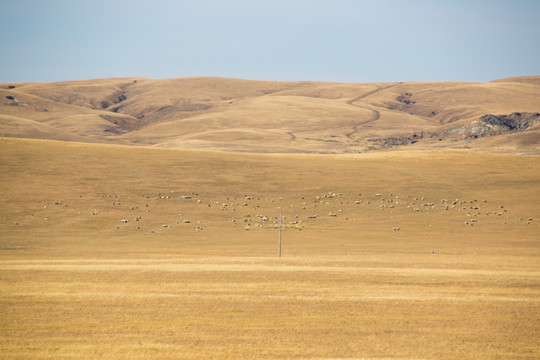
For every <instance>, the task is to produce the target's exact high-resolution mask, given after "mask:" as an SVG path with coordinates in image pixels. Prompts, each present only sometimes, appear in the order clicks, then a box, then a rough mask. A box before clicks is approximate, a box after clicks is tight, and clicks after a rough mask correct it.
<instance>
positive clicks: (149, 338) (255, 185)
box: [0, 138, 540, 359]
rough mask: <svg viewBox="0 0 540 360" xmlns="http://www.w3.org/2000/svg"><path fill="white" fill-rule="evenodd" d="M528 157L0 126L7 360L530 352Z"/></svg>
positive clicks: (532, 258)
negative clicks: (44, 133)
mask: <svg viewBox="0 0 540 360" xmlns="http://www.w3.org/2000/svg"><path fill="white" fill-rule="evenodd" d="M539 165H540V158H539V157H538V156H536V155H526V156H517V155H508V154H488V153H478V152H468V151H400V152H383V153H369V154H360V155H320V154H319V155H309V154H296V155H291V154H287V155H278V154H239V153H222V152H204V151H191V150H177V149H160V148H148V147H136V146H129V147H128V146H117V145H102V144H88V143H75V142H58V141H45V140H28V139H9V138H0V182H1V184H2V187H1V188H0V195H1V198H2V200H3V206H2V207H1V208H0V359H28V358H32V359H75V358H77V359H80V358H101V359H149V358H151V359H239V358H242V359H509V358H511V359H535V358H538V357H539V356H540V344H539V342H538V334H539V333H540V267H539V263H540V262H539V256H540V246H539V242H538V241H539V238H538V234H539V233H540V226H539V225H538V221H539V219H540V207H539V206H538V200H539V199H540V166H539ZM280 213H282V214H283V215H284V216H285V219H284V220H283V222H284V229H283V234H282V235H283V249H282V252H283V256H282V257H281V258H277V250H278V249H277V243H278V230H277V227H276V226H277V225H276V223H277V218H278V217H279V214H280ZM125 221H127V222H125ZM188 221H189V222H188ZM398 229H399V230H398Z"/></svg>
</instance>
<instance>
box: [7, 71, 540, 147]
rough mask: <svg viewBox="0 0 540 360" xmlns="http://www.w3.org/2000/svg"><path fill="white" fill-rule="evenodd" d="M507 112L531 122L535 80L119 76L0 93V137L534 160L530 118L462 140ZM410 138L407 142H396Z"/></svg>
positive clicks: (538, 108)
mask: <svg viewBox="0 0 540 360" xmlns="http://www.w3.org/2000/svg"><path fill="white" fill-rule="evenodd" d="M9 99H11V100H9ZM513 113H520V114H524V116H525V117H526V116H530V114H536V113H540V77H538V76H530V77H521V78H511V79H502V80H498V81H493V82H488V83H475V82H404V83H398V82H394V83H370V84H347V83H324V82H272V81H248V80H239V79H224V78H180V79H162V80H155V79H144V78H124V79H94V80H85V81H67V82H53V83H21V84H0V120H1V121H0V136H3V137H19V138H35V139H54V140H64V141H79V142H90V143H95V142H98V143H107V144H123V145H138V146H155V147H157V146H159V147H167V148H178V149H200V150H211V151H216V150H217V151H226V152H252V153H325V154H332V153H333V154H338V153H359V152H366V151H374V150H380V149H381V148H382V149H386V148H398V149H407V150H425V149H430V150H433V149H438V150H440V149H475V150H480V151H489V152H505V153H512V152H532V153H537V154H538V153H539V152H540V145H539V144H540V127H539V126H538V125H537V124H538V123H540V121H539V119H538V116H536V117H535V119H536V120H534V124H532V123H529V124H528V125H527V126H526V127H525V128H521V129H519V130H518V129H516V128H514V129H513V130H512V132H507V130H508V128H507V127H506V126H503V125H500V124H499V125H498V126H491V128H492V131H491V133H489V132H486V129H485V123H482V122H480V124H483V125H484V129H483V130H478V129H479V128H478V127H477V129H476V130H477V131H478V132H477V133H476V134H477V138H475V137H474V136H471V134H470V129H469V127H471V126H475V125H471V124H475V122H476V123H478V121H480V120H479V119H480V118H481V117H482V116H485V115H486V114H492V115H497V116H501V115H510V114H513ZM525 114H528V115H525ZM492 125H493V124H492ZM499 132H500V133H499ZM433 133H436V134H435V135H433ZM430 134H431V135H430ZM494 134H495V135H496V136H492V135H494ZM414 135H417V138H415V139H414V142H413V141H407V140H404V139H407V138H408V137H411V136H414ZM424 135H425V136H424ZM420 137H421V138H420ZM395 138H398V140H396V139H395Z"/></svg>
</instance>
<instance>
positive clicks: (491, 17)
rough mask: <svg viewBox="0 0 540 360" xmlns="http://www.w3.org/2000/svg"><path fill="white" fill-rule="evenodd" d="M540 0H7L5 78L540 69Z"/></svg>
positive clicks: (413, 74)
mask: <svg viewBox="0 0 540 360" xmlns="http://www.w3.org/2000/svg"><path fill="white" fill-rule="evenodd" d="M539 19H540V0H448V1H446V0H444V1H427V0H409V1H398V0H371V1H364V0H356V1H354V0H328V1H321V0H310V1H308V0H288V1H283V0H272V1H256V0H251V1H249V0H229V1H209V0H178V1H172V0H146V1H139V0H129V1H128V0H125V1H123V0H92V1H85V0H43V1H40V0H0V30H1V32H0V34H1V36H0V49H1V56H0V82H23V81H57V80H75V79H90V78H104V77H126V76H143V77H151V78H173V77H186V76H221V77H234V78H243V79H259V80H320V81H340V82H379V81H429V80H464V81H490V80H495V79H498V78H503V77H509V76H520V75H540V20H539Z"/></svg>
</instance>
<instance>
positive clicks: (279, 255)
mask: <svg viewBox="0 0 540 360" xmlns="http://www.w3.org/2000/svg"><path fill="white" fill-rule="evenodd" d="M278 257H281V213H279V249H278Z"/></svg>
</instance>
